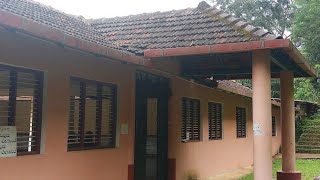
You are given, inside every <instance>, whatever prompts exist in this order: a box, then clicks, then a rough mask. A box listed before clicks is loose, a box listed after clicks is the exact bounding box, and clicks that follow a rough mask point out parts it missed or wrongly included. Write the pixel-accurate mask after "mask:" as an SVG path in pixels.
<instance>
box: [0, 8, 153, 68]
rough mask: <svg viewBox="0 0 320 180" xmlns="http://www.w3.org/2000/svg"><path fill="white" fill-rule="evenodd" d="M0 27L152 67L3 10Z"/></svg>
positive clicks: (146, 61)
mask: <svg viewBox="0 0 320 180" xmlns="http://www.w3.org/2000/svg"><path fill="white" fill-rule="evenodd" d="M0 27H2V28H5V29H9V30H10V31H15V32H19V33H22V34H26V35H29V36H31V37H35V38H39V39H42V40H46V41H49V42H51V43H55V44H57V45H59V46H60V47H68V48H72V49H76V50H79V51H82V52H85V53H89V54H92V55H95V56H99V57H105V58H108V59H112V60H117V61H121V62H125V63H130V64H137V65H142V66H146V67H152V64H151V61H150V60H148V59H146V58H144V57H142V56H137V55H135V54H134V53H130V52H126V51H123V50H119V49H114V48H110V47H106V46H103V45H100V44H98V43H92V42H88V41H85V40H82V39H80V38H77V37H74V36H70V35H67V34H65V33H64V32H62V31H60V30H58V29H55V28H52V27H49V26H47V25H46V24H42V23H39V22H36V21H33V20H31V19H28V18H25V17H22V16H19V15H16V14H13V13H10V12H7V11H4V10H0Z"/></svg>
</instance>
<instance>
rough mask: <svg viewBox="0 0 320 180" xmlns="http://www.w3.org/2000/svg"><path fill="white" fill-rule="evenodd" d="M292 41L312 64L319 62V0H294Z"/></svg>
mask: <svg viewBox="0 0 320 180" xmlns="http://www.w3.org/2000/svg"><path fill="white" fill-rule="evenodd" d="M296 6H297V7H298V9H297V12H296V14H295V20H294V26H293V28H292V32H293V41H294V42H296V44H298V45H300V46H301V48H302V49H303V52H304V54H305V55H306V56H307V57H308V59H309V60H310V61H311V62H312V63H313V64H320V28H319V27H320V21H319V15H320V1H319V0H296Z"/></svg>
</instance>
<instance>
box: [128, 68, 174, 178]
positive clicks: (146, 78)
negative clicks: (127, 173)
mask: <svg viewBox="0 0 320 180" xmlns="http://www.w3.org/2000/svg"><path fill="white" fill-rule="evenodd" d="M169 95H170V89H169V84H168V80H167V79H166V78H162V77H158V76H155V75H152V74H148V73H144V72H137V79H136V120H135V154H134V155H135V159H134V179H135V180H167V177H168V172H167V164H168V98H169Z"/></svg>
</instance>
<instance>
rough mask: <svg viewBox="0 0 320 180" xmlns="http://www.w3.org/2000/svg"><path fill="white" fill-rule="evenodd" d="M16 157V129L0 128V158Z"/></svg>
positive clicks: (9, 127) (10, 127) (12, 127)
mask: <svg viewBox="0 0 320 180" xmlns="http://www.w3.org/2000/svg"><path fill="white" fill-rule="evenodd" d="M15 156H17V129H16V127H15V126H0V158H4V157H15Z"/></svg>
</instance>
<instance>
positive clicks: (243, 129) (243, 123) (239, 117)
mask: <svg viewBox="0 0 320 180" xmlns="http://www.w3.org/2000/svg"><path fill="white" fill-rule="evenodd" d="M236 121H237V137H238V138H245V137H246V135H247V117H246V109H245V108H242V107H236Z"/></svg>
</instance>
